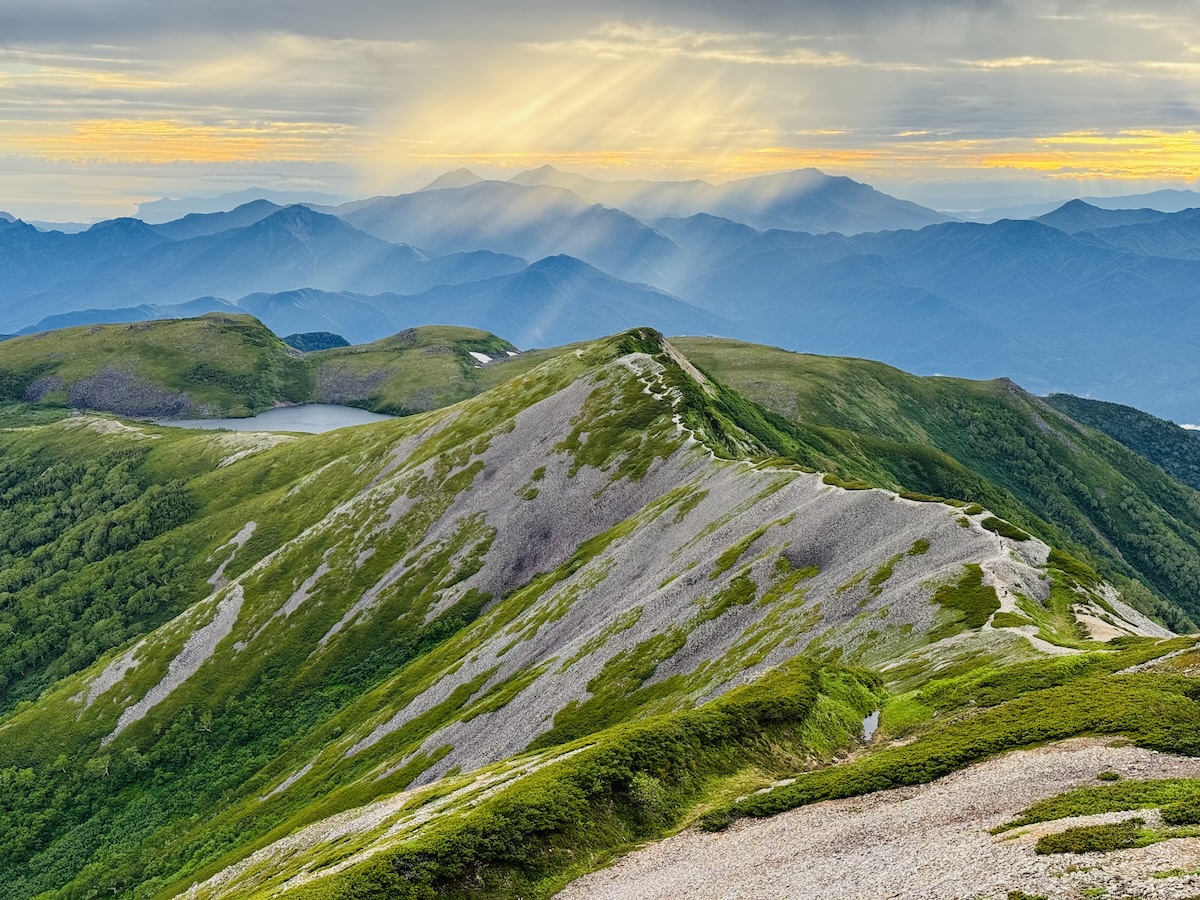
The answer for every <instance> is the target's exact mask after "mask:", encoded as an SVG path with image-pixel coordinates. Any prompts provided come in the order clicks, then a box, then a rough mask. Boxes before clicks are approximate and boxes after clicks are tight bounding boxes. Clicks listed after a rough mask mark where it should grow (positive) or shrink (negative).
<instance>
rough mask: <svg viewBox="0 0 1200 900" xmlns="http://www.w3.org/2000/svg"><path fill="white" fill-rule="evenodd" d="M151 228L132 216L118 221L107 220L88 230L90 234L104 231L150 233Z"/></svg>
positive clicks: (123, 217)
mask: <svg viewBox="0 0 1200 900" xmlns="http://www.w3.org/2000/svg"><path fill="white" fill-rule="evenodd" d="M148 230H149V226H147V225H146V223H145V222H143V221H142V220H141V219H135V218H132V217H131V216H122V217H121V218H118V219H105V220H104V221H103V222H97V223H96V224H95V225H93V226H92V227H91V228H89V229H88V232H89V233H90V234H99V233H101V232H104V231H148Z"/></svg>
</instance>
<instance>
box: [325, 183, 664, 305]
mask: <svg viewBox="0 0 1200 900" xmlns="http://www.w3.org/2000/svg"><path fill="white" fill-rule="evenodd" d="M452 174H453V173H452ZM461 180H462V179H461V178H456V181H461ZM334 211H335V212H336V213H337V215H339V216H341V217H342V218H343V219H345V220H346V221H347V222H348V223H350V224H351V225H353V226H354V227H355V228H360V229H362V230H363V231H365V232H367V233H369V234H373V235H375V236H377V237H381V238H384V239H386V240H389V241H397V242H400V243H407V244H412V245H414V246H418V247H421V248H422V249H424V250H426V251H429V252H431V253H455V252H461V251H464V250H492V251H494V252H496V253H506V254H510V255H512V256H520V257H523V258H524V259H529V260H534V259H541V258H543V257H546V256H556V255H563V254H566V255H570V256H574V257H576V258H577V259H581V260H583V261H584V262H586V263H589V264H590V265H593V266H596V267H597V268H601V269H603V270H604V271H606V272H608V273H610V274H612V275H615V276H617V277H618V278H623V279H629V280H634V281H656V280H657V279H658V278H659V276H661V275H662V274H663V273H665V272H668V271H670V270H672V269H673V268H674V266H675V265H676V264H677V259H678V256H679V253H680V251H679V247H678V246H677V245H676V244H675V243H674V242H673V241H671V240H670V239H669V238H667V237H665V236H664V235H662V234H660V233H659V232H657V231H655V230H654V229H653V228H651V227H649V226H648V225H645V224H643V223H642V222H640V221H638V220H637V219H635V218H634V217H633V216H631V215H629V214H627V213H624V212H621V211H620V210H616V209H609V208H606V207H604V206H600V205H598V204H594V203H588V202H585V201H584V200H581V199H580V198H579V197H578V196H576V195H575V194H573V193H572V192H570V191H568V190H564V189H562V188H558V187H549V186H532V187H525V186H523V185H519V184H509V183H507V182H503V181H480V182H476V183H474V184H467V185H465V186H461V187H444V188H443V187H438V186H437V182H435V183H434V184H433V185H430V186H429V187H428V188H426V189H425V190H422V191H418V192H417V193H415V194H403V195H401V196H398V197H378V198H375V199H372V200H366V201H359V202H356V203H350V204H346V205H345V206H340V207H338V208H337V209H336V210H334Z"/></svg>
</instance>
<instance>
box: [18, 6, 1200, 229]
mask: <svg viewBox="0 0 1200 900" xmlns="http://www.w3.org/2000/svg"><path fill="white" fill-rule="evenodd" d="M543 163H550V164H552V165H555V166H556V167H558V168H561V169H564V170H568V171H578V172H583V173H586V174H589V175H593V176H596V177H601V178H628V177H648V178H659V179H675V178H704V179H706V180H710V181H714V182H719V181H727V180H729V179H732V178H739V177H745V176H748V175H754V174H760V173H765V172H773V171H780V170H785V169H793V168H801V167H807V166H815V167H817V168H820V169H822V170H823V171H826V172H829V173H831V174H836V175H848V176H850V177H852V178H856V179H858V180H861V181H866V182H868V183H870V184H873V185H875V186H876V187H878V188H880V189H881V190H886V191H888V192H889V193H892V194H895V195H897V196H900V197H904V198H906V199H912V200H915V201H917V202H921V203H925V204H927V205H932V206H936V207H938V208H943V209H967V208H978V207H980V206H1000V205H1005V203H1009V202H1011V203H1014V204H1016V203H1022V202H1028V201H1031V200H1034V199H1051V198H1069V197H1075V196H1088V195H1116V194H1129V193H1138V192H1142V191H1147V190H1155V189H1159V188H1195V187H1198V186H1200V185H1198V184H1197V180H1198V178H1200V3H1197V2H1196V0H1063V2H1057V3H1056V2H1052V0H837V2H832V3H830V2H815V0H779V2H776V0H738V2H730V0H643V2H630V0H609V2H605V3H578V2H571V0H510V2H508V3H505V4H498V3H495V2H494V0H441V2H438V3H431V2H429V0H423V2H421V3H412V2H408V0H393V2H386V0H337V2H329V0H322V2H313V0H289V2H286V3H285V2H269V0H206V2H200V0H195V2H192V0H38V2H35V3H30V2H22V0H0V210H6V211H8V212H10V213H12V214H14V215H19V216H22V217H24V218H27V219H50V220H75V221H92V220H96V219H99V218H105V217H108V216H113V215H129V214H131V213H132V212H133V211H134V210H135V208H136V204H137V203H138V202H140V201H145V200H151V199H155V198H158V197H164V196H170V197H180V196H189V195H213V194H217V193H221V192H223V191H232V190H239V189H243V188H246V187H250V186H264V187H270V188H274V189H279V190H289V189H293V190H308V191H324V192H330V193H335V194H342V195H347V196H366V195H372V194H380V193H398V192H401V191H405V190H411V189H414V188H416V187H419V186H421V185H422V184H423V183H425V182H428V181H429V180H431V179H432V178H433V177H434V176H436V175H437V174H438V173H440V172H443V171H446V170H448V169H453V168H457V167H460V166H466V167H469V168H472V169H474V170H475V171H477V172H479V173H480V174H482V175H484V176H486V177H501V178H506V177H510V176H511V175H513V174H516V173H517V172H519V171H521V170H522V169H525V168H530V167H534V166H538V165H541V164H543Z"/></svg>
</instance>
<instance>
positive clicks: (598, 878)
mask: <svg viewBox="0 0 1200 900" xmlns="http://www.w3.org/2000/svg"><path fill="white" fill-rule="evenodd" d="M1121 743H1122V742H1121V741H1113V740H1111V739H1096V738H1079V739H1075V740H1071V741H1064V742H1062V743H1059V744H1054V745H1051V746H1048V747H1041V748H1037V749H1034V750H1026V751H1019V752H1014V753H1009V754H1007V755H1005V756H1002V757H999V758H997V759H992V760H989V761H987V762H984V763H981V764H979V765H976V766H972V767H971V768H969V769H965V770H963V771H961V772H956V773H955V774H953V775H950V776H948V777H946V778H943V779H941V780H939V781H936V782H934V783H932V784H927V785H921V786H919V787H913V788H903V789H898V790H892V791H882V792H879V793H877V794H872V795H869V796H866V797H857V798H851V799H848V800H836V801H829V802H825V803H818V804H815V805H813V806H809V807H805V808H801V809H797V810H794V811H792V812H789V813H784V814H782V815H779V816H776V817H774V818H771V819H764V820H741V821H739V822H737V823H736V824H734V825H733V827H731V828H730V829H729V830H728V831H725V832H721V833H716V834H708V833H705V832H702V831H698V830H690V831H687V832H684V833H682V834H679V835H676V836H675V837H672V838H669V839H667V840H665V841H661V842H659V843H657V844H653V845H650V846H648V847H645V848H643V849H642V850H639V851H637V852H635V853H632V854H630V855H629V856H627V857H625V858H624V859H622V860H620V861H619V862H617V863H616V864H615V865H614V866H612V867H611V868H609V869H605V870H603V871H600V872H596V873H593V874H591V875H588V876H585V877H583V878H581V879H579V880H577V881H575V882H574V883H572V884H571V885H569V886H568V887H567V888H566V889H565V890H564V891H562V892H561V893H560V894H558V895H557V896H558V898H559V900H654V898H662V900H667V898H680V897H688V898H694V900H733V898H738V900H781V898H833V897H837V898H842V900H853V898H862V900H868V898H870V900H879V898H885V897H886V898H903V900H917V898H930V900H933V898H936V900H985V898H986V900H992V898H1001V900H1003V898H1006V897H1008V896H1009V893H1010V892H1014V891H1024V892H1025V893H1026V894H1027V895H1033V896H1039V895H1040V896H1044V897H1047V898H1050V900H1058V898H1083V897H1111V898H1128V897H1139V898H1141V897H1157V898H1173V900H1183V898H1191V897H1200V874H1192V875H1176V876H1172V877H1164V873H1166V872H1168V871H1171V870H1183V871H1184V872H1196V871H1197V870H1200V839H1196V838H1189V839H1176V840H1171V841H1164V842H1162V843H1159V844H1154V845H1152V846H1149V847H1143V848H1139V849H1134V850H1123V851H1118V852H1114V853H1108V854H1103V855H1101V854H1085V855H1075V854H1061V855H1053V856H1039V855H1037V854H1036V853H1035V852H1034V844H1035V843H1036V842H1037V839H1038V837H1039V836H1041V835H1042V834H1045V833H1047V832H1051V831H1062V830H1063V829H1065V828H1068V827H1071V826H1074V825H1085V824H1097V823H1100V822H1107V821H1116V820H1120V819H1124V818H1128V817H1129V816H1130V815H1131V814H1130V813H1115V814H1107V815H1099V816H1087V817H1080V818H1075V819H1063V820H1059V821H1056V822H1048V823H1045V824H1041V825H1035V826H1031V827H1026V828H1021V829H1017V830H1015V831H1010V832H1006V833H1003V834H1000V835H996V836H993V835H991V834H989V833H988V830H989V829H990V828H993V827H995V826H997V825H1000V824H1002V823H1004V822H1007V821H1009V820H1011V819H1013V818H1014V817H1015V816H1016V815H1017V814H1018V813H1019V812H1021V811H1022V810H1023V809H1024V808H1025V807H1027V806H1029V805H1030V804H1031V803H1033V802H1035V801H1037V800H1040V799H1043V798H1046V797H1051V796H1053V795H1055V794H1059V793H1061V792H1063V791H1066V790H1069V789H1071V788H1074V787H1080V786H1085V785H1094V784H1096V783H1097V782H1096V774H1097V773H1098V772H1102V771H1105V770H1112V771H1115V772H1118V773H1120V775H1121V776H1122V777H1124V778H1179V777H1190V778H1194V777H1198V776H1200V760H1198V759H1188V758H1184V757H1176V756H1171V755H1168V754H1163V753H1156V752H1153V751H1148V750H1142V749H1139V748H1137V747H1132V746H1121ZM1139 815H1142V816H1143V817H1144V818H1145V819H1146V821H1147V823H1148V824H1153V823H1154V822H1155V821H1156V820H1157V812H1156V811H1153V810H1151V811H1146V812H1143V813H1139ZM1156 874H1157V875H1158V877H1155V875H1156ZM1018 896H1019V895H1018Z"/></svg>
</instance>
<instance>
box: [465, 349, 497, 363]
mask: <svg viewBox="0 0 1200 900" xmlns="http://www.w3.org/2000/svg"><path fill="white" fill-rule="evenodd" d="M469 352H470V354H471V355H472V356H473V357H475V358H476V359H477V360H479V361H480V362H481V363H490V362H491V361H492V358H491V357H490V356H488V355H487V354H486V353H477V352H475V351H474V350H471V351H469Z"/></svg>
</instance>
